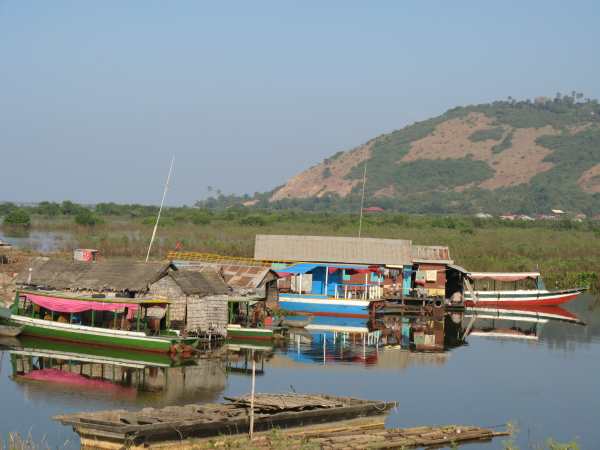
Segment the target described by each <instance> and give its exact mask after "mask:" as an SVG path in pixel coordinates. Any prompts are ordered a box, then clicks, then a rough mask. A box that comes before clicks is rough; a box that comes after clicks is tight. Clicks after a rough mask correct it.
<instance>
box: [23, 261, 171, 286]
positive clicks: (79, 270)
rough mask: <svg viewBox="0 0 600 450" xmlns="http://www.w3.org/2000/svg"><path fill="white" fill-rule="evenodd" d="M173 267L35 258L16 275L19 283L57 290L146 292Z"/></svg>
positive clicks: (152, 263) (159, 263)
mask: <svg viewBox="0 0 600 450" xmlns="http://www.w3.org/2000/svg"><path fill="white" fill-rule="evenodd" d="M172 267H173V266H172V265H171V264H170V263H164V262H148V263H144V262H137V261H135V262H132V261H99V262H94V263H89V262H78V261H69V260H61V259H48V258H36V259H34V260H33V262H32V264H30V266H29V267H28V268H26V269H25V270H24V271H23V272H21V273H20V274H19V275H18V276H17V278H16V283H17V284H19V285H30V286H37V287H43V288H45V289H55V290H89V291H97V292H103V291H113V292H122V291H129V292H145V291H147V290H148V288H149V286H150V285H151V284H152V283H154V282H156V281H157V280H159V279H160V278H162V277H164V276H165V275H166V274H167V273H168V271H169V269H170V268H172ZM30 276H31V278H30Z"/></svg>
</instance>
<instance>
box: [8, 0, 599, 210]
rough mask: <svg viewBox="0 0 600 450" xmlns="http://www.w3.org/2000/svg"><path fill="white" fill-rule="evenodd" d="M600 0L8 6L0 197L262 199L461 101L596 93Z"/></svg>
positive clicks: (15, 2) (142, 1)
mask: <svg viewBox="0 0 600 450" xmlns="http://www.w3.org/2000/svg"><path fill="white" fill-rule="evenodd" d="M599 17H600V2H597V1H573V2H564V1H553V0H545V1H534V0H531V1H527V2H522V1H497V2H482V1H480V0H479V1H460V0H457V1H452V2H450V1H442V0H440V1H426V0H423V1H416V0H415V1H408V0H406V1H383V0H382V1H376V2H368V1H352V0H344V1H334V0H332V1H326V2H324V1H310V0H306V1H285V0H277V1H252V2H250V1H242V0H240V1H238V2H233V1H227V0H224V1H219V2H208V1H206V2H204V1H183V0H182V1H169V2H167V1H150V0H139V1H135V0H129V1H126V2H125V1H122V0H106V1H96V2H82V1H62V0H53V1H44V0H39V1H34V0H0V167H1V171H0V174H1V175H0V179H1V180H2V183H1V184H0V201H3V200H4V201H17V202H36V201H42V200H51V201H61V200H65V199H69V200H73V201H77V202H83V203H96V202H102V201H114V202H119V203H133V202H136V203H146V204H157V203H159V202H160V198H161V195H162V190H163V185H164V182H165V178H166V176H167V172H168V168H169V162H170V160H171V157H172V156H174V157H175V167H174V173H173V178H172V183H171V188H170V191H169V193H168V196H167V203H168V204H171V205H182V204H187V205H192V204H193V203H194V202H195V201H196V200H198V199H201V198H204V197H205V196H206V195H207V193H208V186H212V187H213V188H214V189H220V190H221V191H222V192H224V193H227V194H229V193H236V194H241V193H250V194H252V193H254V192H255V191H260V192H262V191H267V190H271V189H273V188H274V187H275V186H278V185H281V184H283V183H284V182H285V181H286V180H287V179H289V178H290V177H291V176H293V175H295V174H297V173H299V172H301V171H302V170H304V169H306V168H308V167H310V166H312V165H314V164H316V163H318V162H320V161H321V160H322V159H324V158H326V157H328V156H331V155H332V154H334V153H336V152H337V151H339V150H347V149H350V148H353V147H355V146H358V145H360V144H362V143H364V142H366V141H367V140H369V139H371V138H373V137H375V136H378V135H380V134H382V133H386V132H390V131H392V130H395V129H399V128H402V127H403V126H405V125H407V124H409V123H412V122H414V121H418V120H423V119H427V118H429V117H432V116H436V115H439V114H441V113H443V112H444V111H445V110H447V109H449V108H452V107H455V106H459V105H467V104H475V103H483V102H488V101H493V100H498V99H506V97H508V96H512V97H515V98H533V97H536V96H539V95H547V96H553V95H554V94H555V93H556V92H562V93H568V92H571V91H573V90H576V91H578V92H583V93H584V94H585V95H586V96H589V97H592V98H600V76H598V74H599V73H600V59H599V58H597V54H598V42H600V27H599V26H598V22H597V21H598V18H599Z"/></svg>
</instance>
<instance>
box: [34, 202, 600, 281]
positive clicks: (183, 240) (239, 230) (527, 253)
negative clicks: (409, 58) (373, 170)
mask: <svg viewBox="0 0 600 450" xmlns="http://www.w3.org/2000/svg"><path fill="white" fill-rule="evenodd" d="M187 211H188V212H189V215H188V216H186V215H185V214H182V212H181V210H172V209H169V210H167V211H165V219H166V220H165V222H163V221H162V220H161V226H160V227H159V230H158V236H157V239H156V241H155V245H154V247H153V252H152V257H153V258H156V259H162V258H165V257H166V255H167V253H168V252H169V251H170V250H174V249H175V248H176V245H177V243H179V244H180V245H181V246H182V250H183V251H194V252H208V253H218V254H222V255H230V256H244V257H252V256H253V253H254V238H255V236H256V234H300V235H334V236H335V235H338V236H356V235H357V231H358V215H356V214H354V215H353V214H331V213H329V214H325V213H320V214H318V213H306V212H299V211H280V212H277V211H269V212H261V213H257V212H256V211H252V210H251V211H243V210H227V211H221V212H210V213H208V212H207V213H206V214H207V215H208V216H209V217H210V221H209V222H208V223H198V224H196V223H194V217H195V214H196V213H197V210H194V209H191V208H188V209H187ZM103 219H104V223H103V224H100V225H97V226H95V227H93V228H92V229H90V228H89V227H82V226H77V225H75V224H73V222H71V221H70V220H69V219H68V218H60V217H59V218H44V217H39V216H36V217H34V224H33V227H34V229H35V230H54V231H58V230H62V231H68V232H69V233H70V234H71V239H70V240H66V241H64V242H63V244H62V248H61V250H62V251H64V252H70V251H71V249H72V248H73V247H76V246H80V247H90V248H98V249H99V250H100V251H101V254H102V255H103V256H104V257H111V258H116V257H127V258H137V259H141V258H143V257H144V256H145V254H146V250H147V248H148V242H149V240H150V236H151V233H152V225H153V222H152V221H145V220H143V219H131V218H127V217H115V216H105V217H103ZM363 236H365V237H380V238H398V239H411V240H412V241H413V242H414V243H418V244H422V245H447V246H449V247H450V251H451V255H452V257H453V259H454V260H455V261H456V263H457V264H460V265H462V266H465V267H467V268H468V269H470V270H479V271H488V270H506V271H529V270H534V269H536V268H539V269H540V270H541V271H542V273H543V274H544V276H545V278H546V281H547V285H548V287H572V286H575V285H582V284H591V285H594V286H598V283H599V281H598V273H600V238H599V237H600V224H598V223H596V222H591V221H590V222H584V223H573V222H570V221H538V222H532V223H530V222H517V223H508V222H501V221H497V220H480V219H476V218H473V217H466V216H415V215H406V214H391V213H384V214H374V215H366V216H365V218H364V222H363Z"/></svg>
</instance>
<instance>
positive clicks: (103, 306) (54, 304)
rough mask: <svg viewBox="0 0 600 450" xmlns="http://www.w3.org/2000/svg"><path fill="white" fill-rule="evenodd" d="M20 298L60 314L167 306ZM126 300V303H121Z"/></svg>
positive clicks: (139, 301)
mask: <svg viewBox="0 0 600 450" xmlns="http://www.w3.org/2000/svg"><path fill="white" fill-rule="evenodd" d="M19 295H20V296H24V297H25V298H27V300H29V301H30V302H32V303H35V304H36V305H39V306H41V307H42V308H46V309H48V310H50V311H55V312H62V313H80V312H83V311H90V310H93V311H120V310H123V309H124V308H128V309H129V313H130V314H131V313H133V312H135V311H137V309H138V307H139V306H140V305H161V304H169V303H170V302H168V301H167V300H157V299H134V298H131V299H129V298H128V299H125V298H123V299H118V298H86V297H68V296H59V295H58V294H51V293H45V292H31V291H25V292H23V291H21V292H19ZM123 300H126V302H123Z"/></svg>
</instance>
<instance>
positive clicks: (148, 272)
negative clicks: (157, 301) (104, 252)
mask: <svg viewBox="0 0 600 450" xmlns="http://www.w3.org/2000/svg"><path fill="white" fill-rule="evenodd" d="M16 284H17V286H19V287H21V288H22V287H26V288H30V289H31V288H34V289H44V290H56V291H65V292H77V293H79V294H86V295H87V294H104V295H105V296H106V297H124V298H148V297H156V296H160V297H165V298H167V299H168V300H170V301H172V302H173V303H172V306H171V308H172V310H171V316H170V319H171V325H172V326H173V327H174V328H176V329H180V330H186V331H197V332H205V333H212V334H222V335H224V334H225V330H226V326H227V318H228V310H227V302H228V300H229V299H230V298H231V296H232V295H235V294H234V293H233V291H232V290H231V289H230V288H229V287H228V286H227V284H226V283H225V281H224V280H223V278H222V277H221V276H220V275H219V274H218V273H217V272H215V271H214V270H213V271H206V272H187V271H179V270H178V269H177V267H175V266H174V265H173V264H171V263H165V262H147V263H145V262H138V261H98V262H94V263H89V262H81V261H69V260H63V259H49V258H36V259H34V260H33V261H32V263H31V264H30V266H29V267H28V268H26V269H25V270H24V271H23V272H21V273H20V274H19V275H18V276H17V279H16Z"/></svg>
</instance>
